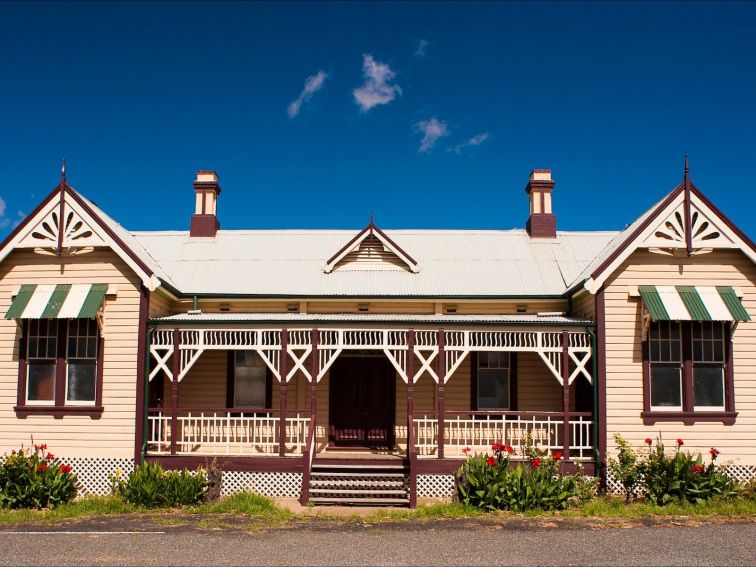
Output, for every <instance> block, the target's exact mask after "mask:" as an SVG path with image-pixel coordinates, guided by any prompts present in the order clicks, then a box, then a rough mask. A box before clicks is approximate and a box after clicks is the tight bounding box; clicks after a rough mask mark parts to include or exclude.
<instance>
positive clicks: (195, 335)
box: [149, 329, 593, 384]
mask: <svg viewBox="0 0 756 567" xmlns="http://www.w3.org/2000/svg"><path fill="white" fill-rule="evenodd" d="M313 332H317V341H316V343H317V346H316V347H315V348H316V349H317V357H318V358H317V375H316V376H315V380H317V381H320V380H321V379H322V378H323V377H324V376H325V375H326V373H327V372H328V370H329V368H330V367H331V365H332V364H333V363H334V361H335V360H336V359H337V358H338V356H339V355H340V354H341V353H342V352H344V351H350V350H352V351H357V350H360V351H361V350H377V351H382V352H383V353H384V354H385V355H386V357H387V358H388V360H389V361H390V362H391V364H392V365H393V366H394V368H395V369H396V372H397V374H398V375H399V376H400V377H401V378H402V380H404V382H405V383H406V382H409V381H410V380H411V381H412V383H415V382H417V381H418V380H419V379H420V377H421V376H423V375H424V374H427V375H428V376H430V377H431V379H432V380H433V381H435V382H437V383H438V381H439V374H438V370H439V368H438V365H439V360H438V357H439V354H440V353H441V348H440V347H439V331H435V330H418V331H415V332H414V344H410V343H411V341H410V331H408V330H406V329H318V330H317V331H313V330H312V329H292V330H290V331H288V335H287V340H286V342H285V349H286V352H287V366H286V372H285V376H284V372H283V370H282V360H281V353H282V352H283V350H284V343H283V340H282V339H283V336H284V335H283V333H284V331H283V329H188V330H187V329H184V330H179V331H178V339H179V345H178V346H179V348H178V352H179V353H180V354H179V359H178V360H177V361H175V360H174V359H173V354H174V352H175V351H176V348H175V344H176V340H175V339H176V332H175V331H173V330H168V329H163V330H157V331H155V332H154V334H153V336H152V340H151V343H150V353H151V355H152V362H151V365H150V366H151V370H150V374H149V376H150V379H152V378H154V377H155V376H157V374H158V373H160V372H161V371H162V372H164V373H165V375H166V376H167V378H168V379H169V380H173V374H174V372H175V371H176V370H177V372H178V380H179V381H181V380H182V379H183V378H184V377H185V376H186V375H187V373H188V372H189V370H190V369H191V368H192V366H193V365H194V363H195V362H196V361H197V360H198V359H199V357H200V356H201V355H202V353H204V352H205V351H208V350H254V351H256V352H257V353H258V354H259V355H260V357H261V358H262V360H263V361H264V362H265V364H266V365H267V366H268V368H269V369H270V371H271V373H272V374H273V376H275V377H276V379H277V380H279V381H281V379H282V377H283V379H284V380H285V381H286V382H288V381H290V380H291V379H292V378H293V377H294V375H295V374H296V373H297V372H301V373H302V374H303V375H304V376H305V378H306V379H307V380H308V381H312V379H313V375H312V372H313V371H314V368H313V367H312V363H311V357H310V355H311V354H312V352H313V336H312V333H313ZM443 334H444V337H443V338H444V343H443V344H444V350H443V354H444V356H443V358H442V360H441V362H442V363H443V375H444V382H447V381H448V380H449V378H450V377H451V376H452V375H453V374H454V372H455V371H456V370H457V369H458V368H459V366H460V364H462V362H463V361H464V359H465V358H466V357H467V355H469V354H470V353H471V352H474V351H500V352H532V353H536V354H538V356H539V357H540V358H541V360H542V361H543V362H544V364H545V365H546V367H547V368H548V369H549V371H550V372H551V374H552V375H553V376H554V377H555V378H556V379H557V381H559V383H560V384H563V383H564V379H565V377H566V379H567V381H568V383H569V384H572V382H573V381H574V380H575V379H576V378H577V377H578V376H580V375H581V374H582V375H583V376H585V378H586V379H587V380H588V382H591V383H592V381H593V379H592V376H591V373H590V371H589V369H588V361H589V359H590V356H591V352H592V348H591V341H590V336H589V335H588V333H586V332H585V331H569V332H567V333H565V332H562V331H535V330H512V331H444V332H443ZM565 336H566V337H567V343H566V344H565ZM412 355H414V362H415V364H413V365H412V367H410V365H409V364H408V359H409V357H410V356H412ZM565 356H566V357H567V358H566V359H565ZM565 360H567V363H568V365H569V368H567V369H565V368H563V365H564V361H565Z"/></svg>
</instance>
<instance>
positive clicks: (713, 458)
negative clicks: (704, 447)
mask: <svg viewBox="0 0 756 567" xmlns="http://www.w3.org/2000/svg"><path fill="white" fill-rule="evenodd" d="M709 454H710V455H711V459H712V460H715V459H716V458H717V455H719V451H717V450H716V449H715V448H714V447H712V448H711V449H710V450H709Z"/></svg>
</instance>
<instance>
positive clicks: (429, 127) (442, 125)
mask: <svg viewBox="0 0 756 567" xmlns="http://www.w3.org/2000/svg"><path fill="white" fill-rule="evenodd" d="M415 131H416V132H422V133H423V139H422V140H420V147H419V148H418V150H417V151H418V152H420V153H421V154H422V153H425V152H429V151H430V150H431V148H433V146H435V145H436V142H438V141H439V140H440V139H441V138H443V137H444V136H448V135H449V134H450V132H449V128H447V126H446V122H439V121H438V120H437V119H436V117H435V116H434V117H432V118H431V119H430V120H421V121H420V122H418V123H417V124H415Z"/></svg>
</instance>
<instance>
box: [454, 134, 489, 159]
mask: <svg viewBox="0 0 756 567" xmlns="http://www.w3.org/2000/svg"><path fill="white" fill-rule="evenodd" d="M490 137H491V134H489V133H488V132H481V133H480V134H475V136H473V137H472V138H470V139H469V140H466V141H464V142H462V143H461V144H457V145H456V146H451V147H449V148H447V149H446V151H448V152H454V153H455V154H459V153H462V150H464V149H465V148H469V147H470V146H479V145H481V144H482V143H483V142H485V141H486V140H488V138H490Z"/></svg>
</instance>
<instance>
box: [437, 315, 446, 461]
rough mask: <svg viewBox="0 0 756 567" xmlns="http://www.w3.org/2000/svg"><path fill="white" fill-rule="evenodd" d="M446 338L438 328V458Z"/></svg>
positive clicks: (441, 448) (440, 453)
mask: <svg viewBox="0 0 756 567" xmlns="http://www.w3.org/2000/svg"><path fill="white" fill-rule="evenodd" d="M445 338H446V334H445V333H444V331H443V329H440V330H439V331H438V338H437V342H438V370H437V372H436V374H437V375H438V440H437V443H438V458H439V459H443V458H444V441H445V437H446V435H445V434H446V420H445V419H444V416H445V415H446V399H445V390H446V356H445V354H444V347H445V346H446V345H445V343H444V341H445Z"/></svg>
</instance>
